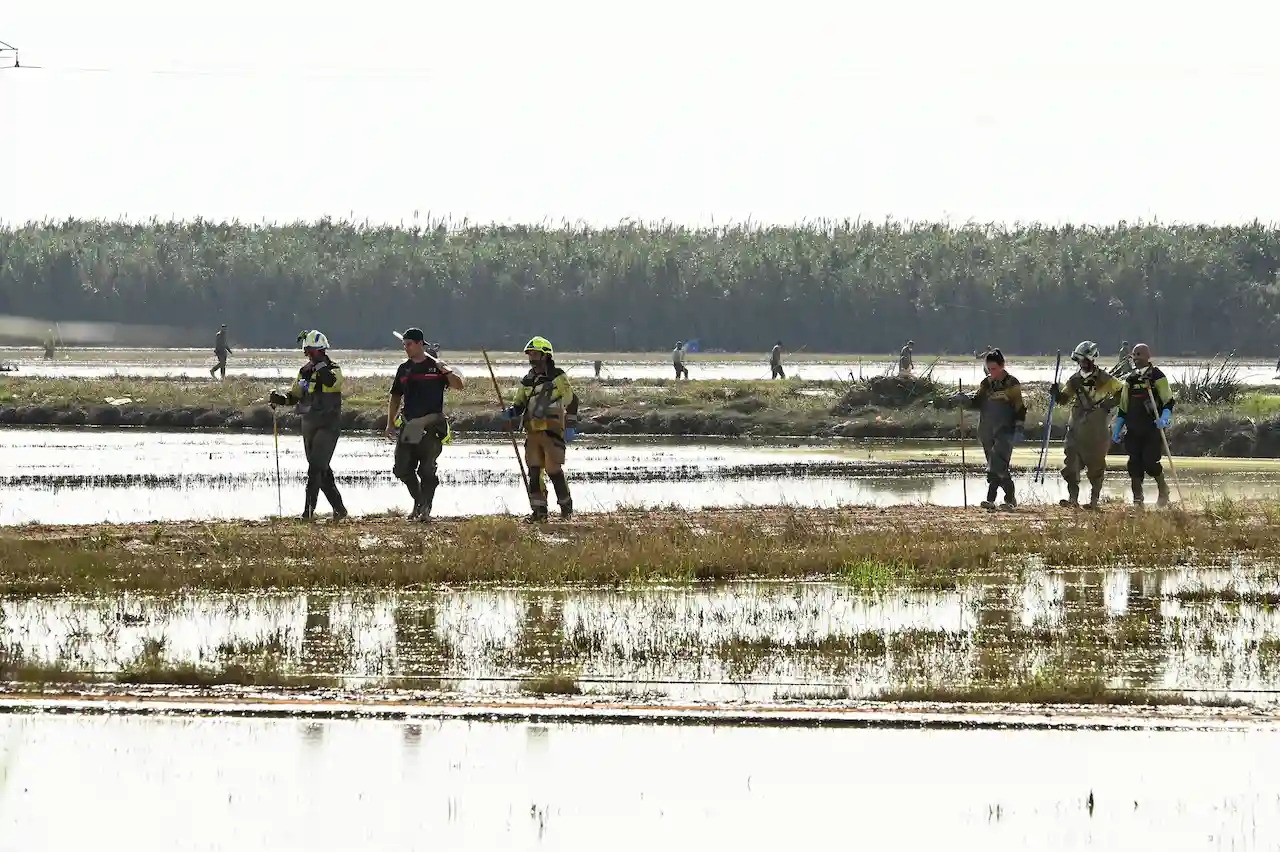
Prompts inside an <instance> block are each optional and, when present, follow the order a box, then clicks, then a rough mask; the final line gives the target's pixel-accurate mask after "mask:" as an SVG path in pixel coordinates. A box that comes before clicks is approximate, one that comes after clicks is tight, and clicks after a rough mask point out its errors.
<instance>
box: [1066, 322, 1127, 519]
mask: <svg viewBox="0 0 1280 852" xmlns="http://www.w3.org/2000/svg"><path fill="white" fill-rule="evenodd" d="M1071 360H1072V361H1075V362H1076V363H1077V364H1079V365H1080V370H1079V372H1077V373H1075V374H1074V375H1073V376H1072V377H1071V378H1069V379H1067V383H1066V384H1065V385H1058V384H1057V383H1054V384H1052V385H1050V386H1049V393H1050V395H1052V396H1053V398H1054V401H1055V402H1057V404H1058V405H1068V404H1069V405H1071V420H1070V422H1069V423H1068V424H1067V439H1066V441H1065V442H1064V444H1065V445H1064V447H1063V451H1064V452H1063V454H1064V459H1063V465H1062V478H1063V479H1065V480H1066V481H1067V499H1065V500H1061V501H1059V504H1060V505H1063V506H1079V505H1080V471H1081V470H1082V469H1083V470H1084V471H1086V472H1087V474H1088V476H1089V502H1088V504H1087V507H1088V508H1090V509H1096V508H1098V500H1099V498H1100V497H1101V496H1102V480H1103V478H1104V477H1105V476H1106V473H1107V450H1109V449H1110V448H1111V435H1110V432H1109V431H1108V428H1107V419H1108V417H1109V413H1110V410H1111V408H1112V407H1113V406H1114V405H1115V404H1116V402H1118V401H1119V399H1120V394H1121V393H1123V392H1124V383H1123V382H1121V381H1120V380H1119V379H1117V378H1116V377H1115V376H1113V375H1111V374H1110V373H1108V372H1106V371H1104V370H1100V369H1098V344H1096V343H1094V342H1093V341H1091V340H1085V341H1082V342H1081V343H1080V345H1079V346H1077V347H1076V348H1075V351H1074V352H1072V353H1071Z"/></svg>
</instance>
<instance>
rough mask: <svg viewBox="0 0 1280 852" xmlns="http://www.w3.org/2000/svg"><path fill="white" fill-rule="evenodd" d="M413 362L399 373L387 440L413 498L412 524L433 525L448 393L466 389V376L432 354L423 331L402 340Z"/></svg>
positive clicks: (446, 438)
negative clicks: (390, 442) (429, 523)
mask: <svg viewBox="0 0 1280 852" xmlns="http://www.w3.org/2000/svg"><path fill="white" fill-rule="evenodd" d="M401 340H402V341H403V342H404V354H405V355H407V356H409V360H408V361H405V362H404V363H403V364H401V365H400V368H399V369H398V370H396V377H395V378H394V379H393V380H392V381H391V398H390V401H389V402H388V405H387V437H389V438H392V439H394V440H395V442H396V461H395V474H396V478H397V479H399V480H400V481H401V482H403V483H404V484H405V487H406V488H408V489H409V495H410V496H411V497H413V511H412V512H411V513H410V514H409V518H410V519H411V520H417V521H424V522H425V521H429V520H431V501H432V499H433V498H434V497H435V493H436V486H437V485H439V482H440V481H439V479H438V478H437V477H436V460H437V459H438V458H440V453H441V451H442V450H443V449H444V444H445V443H447V442H448V441H449V440H450V438H449V423H448V421H447V420H445V417H444V392H445V389H446V388H453V389H454V390H462V376H460V375H458V374H457V373H456V372H454V371H453V370H452V369H450V368H449V367H447V366H445V365H444V364H442V363H440V361H439V360H437V359H436V358H435V357H434V356H432V355H431V354H430V353H429V352H427V347H426V341H425V338H424V337H423V335H422V329H420V328H411V329H408V330H407V331H405V333H404V334H403V335H402V336H401Z"/></svg>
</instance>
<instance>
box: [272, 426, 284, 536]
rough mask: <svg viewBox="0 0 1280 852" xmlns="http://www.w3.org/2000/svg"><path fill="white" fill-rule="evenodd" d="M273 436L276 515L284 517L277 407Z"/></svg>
mask: <svg viewBox="0 0 1280 852" xmlns="http://www.w3.org/2000/svg"><path fill="white" fill-rule="evenodd" d="M271 434H272V436H274V437H275V439H276V514H277V515H279V516H280V517H282V518H283V517H284V491H283V490H282V488H281V486H280V427H279V426H278V425H277V423H276V407H275V406H274V405H273V406H271Z"/></svg>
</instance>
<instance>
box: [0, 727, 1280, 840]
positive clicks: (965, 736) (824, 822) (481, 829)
mask: <svg viewBox="0 0 1280 852" xmlns="http://www.w3.org/2000/svg"><path fill="white" fill-rule="evenodd" d="M1278 747H1280V734H1277V733H1275V732H1273V731H1269V730H1245V731H1176V732H1169V731H1165V732H1106V731H929V730H926V731H920V730H849V731H844V730H823V729H820V728H810V729H803V728H796V729H781V730H758V729H752V728H744V727H685V726H671V725H625V726H618V725H572V724H553V725H542V724H506V723H470V722H460V721H444V722H437V721H427V722H425V723H416V722H415V723H408V722H392V721H369V720H363V721H324V722H315V721H304V720H293V719H272V720H262V719H187V718H178V719H165V718H156V717H146V718H144V717H113V716H90V717H81V716H47V715H41V716H25V715H18V716H7V717H4V718H0V850H4V852H9V850H19V849H21V850H24V852H37V850H55V849H56V850H61V849H65V848H66V839H67V835H66V832H65V831H58V830H51V828H50V827H51V826H56V825H59V824H63V823H65V821H66V818H67V807H68V803H75V804H74V811H75V819H76V821H77V823H78V824H82V825H86V826H92V832H93V836H94V839H95V843H98V844H102V845H104V846H106V847H108V848H117V847H119V848H129V849H134V850H151V849H156V850H160V849H163V850H179V849H180V850H196V849H236V850H243V852H257V850H262V852H283V850H307V852H325V850H334V852H347V850H352V849H406V850H407V849H468V850H470V849H475V850H487V849H510V850H520V849H530V850H532V849H539V850H545V849H587V848H597V847H598V846H599V844H600V843H601V838H608V840H607V845H608V847H609V848H610V849H623V850H631V849H637V850H638V849H646V850H647V849H653V848H663V847H666V848H680V849H683V848H703V849H722V848H723V849H766V848H768V849H791V848H825V847H828V846H830V844H831V842H832V839H833V838H838V837H849V836H850V835H851V834H852V835H855V836H856V837H857V838H858V839H859V841H861V843H862V844H865V845H866V846H868V847H870V848H885V849H890V848H892V849H949V850H982V852H989V850H1024V849H1037V850H1066V849H1223V850H1225V849H1235V850H1246V849H1270V848H1274V846H1273V841H1274V838H1275V837H1276V836H1277V833H1278V832H1280V800H1278V799H1277V797H1276V794H1275V791H1276V789H1277V788H1278V787H1280V768H1278V767H1277V763H1276V761H1275V760H1274V755H1275V753H1276V749H1277V748H1278ZM1028 767H1042V768H1043V767H1051V768H1052V771H1039V772H1029V771H1028ZM1189 770H1193V771H1189ZM196 803H198V809H199V810H198V814H199V818H198V819H196V820H194V821H193V820H192V817H193V816H194V815H195V813H196V811H195V810H194V808H196V807H197V804H196ZM142 825H145V826H146V830H139V826H142Z"/></svg>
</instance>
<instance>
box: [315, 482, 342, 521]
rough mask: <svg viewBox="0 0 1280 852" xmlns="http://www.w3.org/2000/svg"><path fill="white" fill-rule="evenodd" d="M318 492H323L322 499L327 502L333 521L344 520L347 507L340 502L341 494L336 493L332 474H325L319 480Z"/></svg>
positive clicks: (336, 488)
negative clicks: (331, 510) (331, 511)
mask: <svg viewBox="0 0 1280 852" xmlns="http://www.w3.org/2000/svg"><path fill="white" fill-rule="evenodd" d="M320 490H321V491H323V492H324V499H326V500H328V501H329V506H330V508H332V509H333V519H334V520H335V521H340V520H342V519H343V518H345V517H346V516H347V507H346V506H345V505H344V504H343V502H342V494H341V492H339V491H338V483H337V482H335V481H334V479H333V474H332V473H328V474H326V475H325V476H324V478H323V479H321V480H320Z"/></svg>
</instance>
